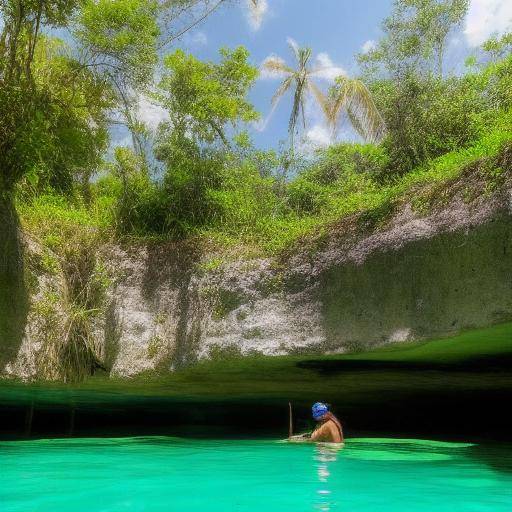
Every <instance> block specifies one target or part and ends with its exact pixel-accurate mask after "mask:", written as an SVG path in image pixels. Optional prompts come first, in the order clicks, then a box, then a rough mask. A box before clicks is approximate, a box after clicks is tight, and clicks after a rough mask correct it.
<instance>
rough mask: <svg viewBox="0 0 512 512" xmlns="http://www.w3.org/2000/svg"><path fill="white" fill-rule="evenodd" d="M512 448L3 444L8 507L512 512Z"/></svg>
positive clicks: (3, 494) (375, 443)
mask: <svg viewBox="0 0 512 512" xmlns="http://www.w3.org/2000/svg"><path fill="white" fill-rule="evenodd" d="M509 458H510V450H509V449H508V448H505V447H497V446H495V447H493V448H492V449H490V448H489V449H487V448H486V447H480V446H477V445H471V444H460V443H458V444H455V443H441V442H434V441H417V440H393V439H351V440H349V441H348V442H347V445H346V447H345V448H344V449H341V450H339V449H335V448H332V447H328V446H325V445H324V446H322V445H316V446H315V445H297V444H288V443H281V442H273V441H226V440H223V441H213V440H206V441H205V440H194V441H185V440H181V439H176V438H168V437H146V438H120V439H57V440H38V441H15V442H0V468H1V472H0V510H1V511H2V512H22V511H23V512H32V511H34V512H35V511H37V512H47V511H48V512H64V511H66V512H69V511H74V512H81V511H84V512H85V511H86V512H91V511H94V512H120V511H137V512H138V511H151V512H158V511H166V512H171V511H173V512H174V511H176V512H178V511H187V512H195V511H208V512H215V511H222V512H230V511H243V512H256V511H258V512H260V511H265V512H270V511H280V512H300V511H310V510H313V511H315V510H320V511H338V510H339V511H350V512H377V511H378V512H387V511H393V512H401V511H404V512H405V511H407V512H409V511H412V510H413V511H415V512H427V511H428V512H432V511H435V512H443V511H447V512H448V511H449V512H457V511H460V512H472V511H474V512H484V511H489V512H490V511H492V512H501V511H503V512H510V511H511V510H512V472H509V471H508V470H507V464H506V461H507V460H509Z"/></svg>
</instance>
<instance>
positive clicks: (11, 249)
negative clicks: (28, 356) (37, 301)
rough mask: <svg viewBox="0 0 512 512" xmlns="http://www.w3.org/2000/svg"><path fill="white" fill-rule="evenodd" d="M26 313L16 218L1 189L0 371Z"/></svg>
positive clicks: (11, 352) (17, 338) (13, 350)
mask: <svg viewBox="0 0 512 512" xmlns="http://www.w3.org/2000/svg"><path fill="white" fill-rule="evenodd" d="M27 315H28V293H27V289H26V286H25V279H24V263H23V247H22V244H21V240H20V225H19V219H18V215H17V213H16V209H15V207H14V204H13V202H12V199H11V198H10V197H8V196H5V195H2V194H1V193H0V371H1V370H3V369H4V367H5V365H6V364H7V363H8V362H9V361H10V360H12V359H13V358H14V357H15V356H16V354H17V353H18V350H19V348H20V345H21V342H22V339H23V334H24V331H25V325H26V323H27Z"/></svg>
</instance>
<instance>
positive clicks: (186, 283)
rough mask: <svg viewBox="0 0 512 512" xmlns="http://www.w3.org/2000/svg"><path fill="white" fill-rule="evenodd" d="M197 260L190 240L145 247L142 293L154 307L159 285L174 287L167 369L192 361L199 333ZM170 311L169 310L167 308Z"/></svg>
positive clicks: (197, 254) (197, 255)
mask: <svg viewBox="0 0 512 512" xmlns="http://www.w3.org/2000/svg"><path fill="white" fill-rule="evenodd" d="M199 260H200V251H199V250H198V248H197V247H196V246H195V244H193V243H184V242H174V243H169V244H168V245H164V246H153V247H149V248H148V260H147V264H146V272H145V276H144V281H143V282H144V284H143V293H144V297H145V299H146V300H148V301H149V302H150V303H152V304H153V306H154V307H155V309H156V310H159V309H160V308H161V305H160V304H159V303H158V301H159V300H160V299H159V294H158V293H157V292H158V290H159V288H160V287H163V289H165V290H176V299H175V301H173V303H174V304H175V307H176V311H173V312H172V313H173V316H175V317H176V318H177V322H176V330H175V333H176V334H175V339H174V347H173V348H171V349H170V351H169V357H168V358H167V360H166V364H167V369H168V368H169V367H170V366H172V367H173V369H180V368H184V367H185V366H188V365H189V364H191V363H193V362H195V355H194V353H195V350H194V349H195V347H197V345H198V343H199V337H200V335H201V318H200V314H199V311H198V308H199V293H198V290H197V287H195V286H194V283H193V275H194V270H195V269H196V266H197V262H198V261H199ZM169 313H171V312H169Z"/></svg>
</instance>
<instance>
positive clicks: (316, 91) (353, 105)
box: [263, 41, 385, 147]
mask: <svg viewBox="0 0 512 512" xmlns="http://www.w3.org/2000/svg"><path fill="white" fill-rule="evenodd" d="M289 45H290V47H291V49H292V52H293V54H294V56H295V60H296V61H297V66H296V68H295V69H294V68H292V67H290V66H288V65H287V64H286V63H285V61H284V60H283V59H281V58H280V57H277V56H272V57H269V58H268V59H267V60H266V61H265V62H264V63H263V69H265V70H266V71H268V72H270V73H273V74H276V75H284V79H283V81H282V82H281V85H280V86H279V88H278V89H277V91H276V93H275V94H274V96H273V98H272V110H274V109H275V108H276V107H277V104H278V103H279V100H280V99H281V98H282V97H283V96H284V95H285V94H286V93H287V92H288V91H289V90H290V89H292V88H293V89H294V93H293V106H292V111H291V114H290V121H289V123H288V131H289V133H290V140H291V145H292V147H293V137H294V135H295V132H296V127H297V122H298V121H299V118H301V120H302V125H303V128H305V127H306V116H305V103H306V98H307V95H308V93H310V94H312V95H313V97H314V98H315V99H316V101H317V103H318V104H319V105H320V107H321V109H322V112H323V114H324V117H325V119H326V122H327V124H328V126H329V127H330V128H331V131H332V136H333V138H334V137H335V136H336V128H337V126H338V122H339V121H340V118H341V114H342V112H343V111H346V112H347V114H348V117H349V119H350V122H351V123H352V125H353V126H354V128H355V130H356V131H357V132H358V133H359V134H360V135H361V136H362V137H363V138H364V139H365V140H371V141H378V140H380V139H381V138H382V135H383V134H384V132H385V126H384V121H383V120H382V117H381V116H380V114H379V113H378V111H377V108H376V107H375V103H374V102H373V99H372V98H371V94H370V92H369V91H368V89H367V88H366V87H365V85H364V84H363V83H362V82H361V81H360V80H356V79H353V78H348V77H345V76H339V77H338V78H337V79H336V83H335V85H334V86H333V87H331V89H330V90H329V93H328V94H327V95H325V94H324V93H323V92H322V91H321V90H320V88H319V87H318V85H317V84H316V83H315V82H314V78H315V76H318V74H319V73H320V72H322V71H325V70H328V69H329V68H326V67H315V68H311V67H310V61H311V56H312V51H311V49H310V48H300V47H299V46H297V44H296V43H295V42H293V41H289Z"/></svg>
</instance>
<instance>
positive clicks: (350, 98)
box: [326, 77, 386, 142]
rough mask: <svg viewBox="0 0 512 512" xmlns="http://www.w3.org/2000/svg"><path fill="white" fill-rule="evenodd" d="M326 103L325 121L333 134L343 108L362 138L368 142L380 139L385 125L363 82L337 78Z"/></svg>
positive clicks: (384, 131)
mask: <svg viewBox="0 0 512 512" xmlns="http://www.w3.org/2000/svg"><path fill="white" fill-rule="evenodd" d="M328 103H329V108H328V113H327V114H326V121H327V124H328V125H329V126H330V127H331V129H332V131H333V134H334V133H335V131H336V127H337V124H338V121H339V118H340V115H341V113H342V112H343V111H344V110H345V111H346V112H347V115H348V118H349V120H350V122H351V124H352V126H353V127H354V129H355V130H356V131H357V132H358V134H359V135H360V136H361V137H362V138H364V139H365V140H367V141H370V142H379V141H380V140H382V138H383V136H384V135H385V133H386V126H385V123H384V120H383V119H382V116H381V115H380V113H379V111H378V109H377V107H376V106H375V103H374V101H373V98H372V95H371V93H370V91H369V90H368V88H367V87H366V86H365V85H364V84H363V82H361V81H360V80H355V79H350V78H347V77H340V78H338V79H337V81H336V85H335V86H334V87H333V88H332V89H331V92H330V95H329V98H328Z"/></svg>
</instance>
